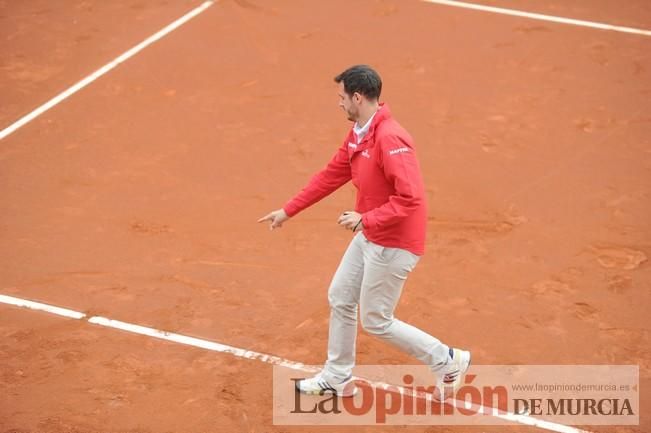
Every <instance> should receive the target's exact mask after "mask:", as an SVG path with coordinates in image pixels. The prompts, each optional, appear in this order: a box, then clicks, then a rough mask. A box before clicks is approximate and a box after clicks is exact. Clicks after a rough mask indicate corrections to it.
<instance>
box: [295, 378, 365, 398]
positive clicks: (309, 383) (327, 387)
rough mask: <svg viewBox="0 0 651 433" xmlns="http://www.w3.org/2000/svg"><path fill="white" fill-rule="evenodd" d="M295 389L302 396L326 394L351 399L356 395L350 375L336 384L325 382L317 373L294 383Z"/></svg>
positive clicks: (355, 388)
mask: <svg viewBox="0 0 651 433" xmlns="http://www.w3.org/2000/svg"><path fill="white" fill-rule="evenodd" d="M296 389H297V390H299V391H300V392H302V393H303V394H310V395H323V394H326V393H328V394H334V395H338V396H340V397H352V396H354V395H355V394H357V387H356V386H355V382H354V380H353V376H352V375H350V376H348V377H347V378H346V379H344V380H343V381H341V382H338V383H337V382H333V381H327V380H325V379H324V378H323V377H322V375H321V373H319V374H317V375H316V376H313V377H310V378H308V379H303V380H299V381H298V382H296Z"/></svg>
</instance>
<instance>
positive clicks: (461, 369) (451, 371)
mask: <svg viewBox="0 0 651 433" xmlns="http://www.w3.org/2000/svg"><path fill="white" fill-rule="evenodd" d="M470 361H471V356H470V352H468V351H467V350H461V349H456V348H452V347H451V348H450V361H449V362H448V363H447V364H446V365H445V366H444V367H443V369H442V370H441V371H440V372H439V373H438V374H439V375H440V377H439V380H438V381H437V387H438V389H439V396H438V397H442V398H440V400H447V399H449V398H450V397H453V396H454V393H455V392H456V391H457V389H459V387H460V386H461V383H462V382H463V377H464V376H465V375H466V372H467V371H468V368H469V367H470ZM441 390H443V392H442V395H441V393H440V391H441Z"/></svg>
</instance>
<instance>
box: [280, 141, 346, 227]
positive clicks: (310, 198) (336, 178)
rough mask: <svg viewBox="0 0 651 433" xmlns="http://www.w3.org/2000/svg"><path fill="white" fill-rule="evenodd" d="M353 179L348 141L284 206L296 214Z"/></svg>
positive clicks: (287, 212)
mask: <svg viewBox="0 0 651 433" xmlns="http://www.w3.org/2000/svg"><path fill="white" fill-rule="evenodd" d="M350 179H351V171H350V161H349V160H348V148H347V147H346V143H344V145H343V146H341V147H340V148H339V150H337V153H335V155H334V156H333V157H332V159H331V160H330V162H329V163H328V165H326V167H325V168H324V169H323V170H321V171H320V172H318V173H317V174H315V175H314V176H313V177H312V179H311V180H310V182H309V183H308V184H307V186H306V187H305V188H303V190H302V191H301V192H299V193H298V194H296V196H294V198H292V199H291V200H290V201H288V202H287V204H285V206H283V209H284V210H285V213H286V214H287V216H290V217H292V216H294V215H296V214H297V213H299V212H300V211H302V210H304V209H306V208H308V207H310V206H312V205H313V204H314V203H316V202H318V201H319V200H321V199H322V198H324V197H326V196H327V195H329V194H331V193H333V192H334V191H336V190H337V189H338V188H339V187H341V186H342V185H344V184H345V183H346V182H348V181H349V180H350Z"/></svg>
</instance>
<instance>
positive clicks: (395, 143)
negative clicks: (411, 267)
mask: <svg viewBox="0 0 651 433" xmlns="http://www.w3.org/2000/svg"><path fill="white" fill-rule="evenodd" d="M379 144H380V152H381V154H380V155H379V158H378V160H379V161H380V164H381V165H382V169H383V171H384V176H385V177H386V179H387V181H388V182H389V183H390V184H391V185H392V186H393V193H392V194H391V195H390V196H389V201H387V202H386V203H384V204H383V205H381V206H379V207H377V208H375V209H373V210H371V211H368V212H366V213H364V215H363V216H362V224H364V227H366V228H369V229H372V228H376V227H386V226H390V225H392V224H396V223H398V222H400V220H401V219H403V218H405V217H407V216H408V215H409V214H410V213H411V212H412V211H413V210H414V209H416V208H418V206H419V205H420V204H421V203H422V201H423V200H424V199H425V187H424V184H423V179H422V176H421V173H420V166H419V164H418V159H416V154H415V152H414V149H413V147H411V145H409V144H408V143H406V142H405V141H403V140H401V139H400V137H397V136H386V137H382V141H381V143H379Z"/></svg>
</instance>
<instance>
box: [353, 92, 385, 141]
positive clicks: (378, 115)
mask: <svg viewBox="0 0 651 433" xmlns="http://www.w3.org/2000/svg"><path fill="white" fill-rule="evenodd" d="M389 118H391V110H389V106H388V105H387V104H386V103H384V102H380V107H379V108H378V110H377V111H376V112H375V116H374V117H373V121H372V122H371V126H370V127H369V129H368V132H367V133H366V135H365V136H364V138H363V139H362V142H361V143H359V145H358V146H357V149H356V151H360V150H363V149H365V148H367V147H368V144H367V143H368V142H369V141H371V140H372V139H373V137H374V136H375V129H376V128H377V126H378V125H379V124H380V123H382V122H383V121H385V120H386V119H389ZM351 133H353V132H352V129H351Z"/></svg>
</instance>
